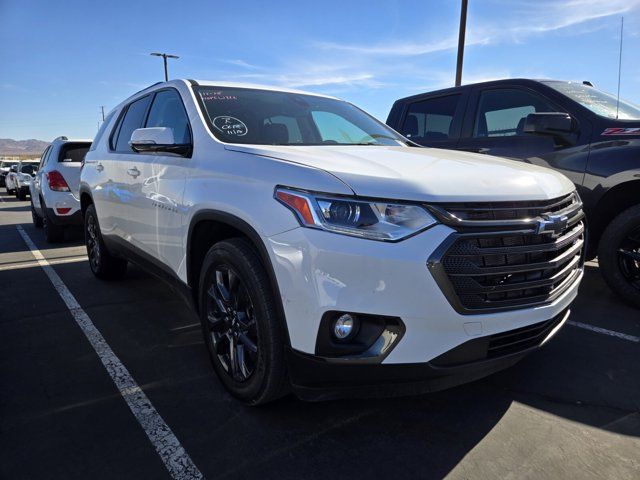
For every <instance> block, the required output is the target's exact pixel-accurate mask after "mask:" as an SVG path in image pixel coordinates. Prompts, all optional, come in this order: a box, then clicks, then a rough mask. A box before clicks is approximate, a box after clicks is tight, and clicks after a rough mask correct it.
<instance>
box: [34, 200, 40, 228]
mask: <svg viewBox="0 0 640 480" xmlns="http://www.w3.org/2000/svg"><path fill="white" fill-rule="evenodd" d="M31 220H33V225H34V226H35V227H36V228H42V217H41V216H40V215H38V212H36V207H34V206H33V199H31Z"/></svg>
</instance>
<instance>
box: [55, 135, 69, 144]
mask: <svg viewBox="0 0 640 480" xmlns="http://www.w3.org/2000/svg"><path fill="white" fill-rule="evenodd" d="M56 140H62V141H63V142H66V141H67V140H69V139H68V138H67V137H65V136H64V135H60V136H59V137H57V138H55V139H54V140H53V141H54V142H55V141H56Z"/></svg>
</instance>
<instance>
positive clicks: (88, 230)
mask: <svg viewBox="0 0 640 480" xmlns="http://www.w3.org/2000/svg"><path fill="white" fill-rule="evenodd" d="M84 238H85V244H86V246H87V255H88V257H89V266H90V267H91V271H92V272H93V274H94V275H95V276H96V277H98V278H100V279H101V280H118V279H120V278H122V277H124V275H125V274H126V273H127V261H126V260H124V259H123V258H117V257H114V256H113V255H111V254H110V253H109V251H108V250H107V247H106V245H105V244H104V240H103V239H102V233H100V225H99V224H98V216H97V215H96V209H95V207H94V206H93V205H89V207H87V210H86V211H85V213H84Z"/></svg>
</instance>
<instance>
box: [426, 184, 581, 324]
mask: <svg viewBox="0 0 640 480" xmlns="http://www.w3.org/2000/svg"><path fill="white" fill-rule="evenodd" d="M470 205H471V206H470ZM432 211H434V213H436V215H438V216H439V217H440V219H441V220H442V221H443V222H444V223H448V224H449V225H451V226H452V227H454V228H455V229H456V230H457V231H458V233H456V234H454V235H452V236H451V237H450V238H449V241H448V242H446V244H445V245H444V247H443V249H441V251H439V252H436V254H435V255H434V257H433V258H431V259H430V260H429V267H430V269H431V271H432V273H433V274H434V276H435V278H436V280H437V281H438V283H439V284H440V286H441V288H442V289H443V291H444V293H445V294H446V295H447V296H448V297H449V300H450V302H451V303H452V305H453V306H454V307H455V308H456V309H457V310H458V311H460V312H462V313H476V312H477V313H483V312H487V311H489V310H490V311H500V310H508V309H515V308H525V307H532V306H537V305H542V304H546V303H550V302H552V301H553V300H555V299H556V298H557V297H558V296H560V295H561V294H562V293H563V292H564V291H565V290H566V289H567V288H569V287H570V286H571V285H572V284H573V282H574V281H576V280H577V278H578V277H579V276H580V272H581V270H582V266H583V250H584V246H585V237H586V232H585V224H584V220H583V217H584V215H583V213H582V209H581V204H580V202H579V199H578V197H577V196H575V195H573V194H572V195H570V196H568V197H563V198H560V199H555V200H550V201H548V202H546V203H545V202H530V203H528V204H527V202H510V203H508V204H501V203H491V204H488V206H486V205H485V204H457V205H456V204H454V205H446V206H442V205H440V206H438V207H436V209H435V210H432ZM496 212H498V213H496ZM534 214H535V215H534ZM532 215H533V216H532ZM478 216H482V217H483V219H482V220H479V219H478ZM488 217H491V218H488ZM485 218H486V219H485ZM551 218H556V220H558V219H559V220H558V224H557V225H556V224H555V223H554V224H553V225H554V227H553V228H552V227H548V228H549V230H545V229H546V228H547V227H546V226H545V225H547V224H545V223H544V222H549V221H550V219H551ZM541 222H542V223H541ZM551 223H553V222H551ZM541 225H542V227H541ZM547 226H548V225H547ZM541 228H542V230H541Z"/></svg>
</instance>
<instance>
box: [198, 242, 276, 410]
mask: <svg viewBox="0 0 640 480" xmlns="http://www.w3.org/2000/svg"><path fill="white" fill-rule="evenodd" d="M201 272H202V273H201V275H200V283H199V286H200V288H199V299H200V321H201V323H202V332H203V335H204V340H205V344H206V346H207V349H208V351H209V357H210V359H211V362H212V364H213V368H214V370H215V371H216V373H217V374H218V378H219V379H220V381H221V382H222V384H223V385H224V387H225V388H226V389H227V391H228V392H229V393H230V394H231V395H233V396H234V397H236V398H237V399H239V400H240V401H242V402H244V403H246V404H248V405H262V404H265V403H267V402H271V401H273V400H276V399H278V398H280V397H282V396H283V395H285V394H286V393H288V380H287V373H286V365H285V341H284V332H283V331H282V322H280V319H279V318H278V313H277V310H276V306H275V299H274V298H273V293H272V290H271V285H270V283H269V278H268V277H267V274H266V272H265V270H264V267H263V266H262V263H261V262H260V259H259V258H258V255H257V254H256V252H255V251H254V249H253V248H252V247H251V245H250V244H249V243H248V242H246V241H245V240H243V239H239V238H233V239H230V240H225V241H222V242H219V243H217V244H215V245H214V246H213V247H211V249H210V250H209V251H208V252H207V254H206V256H205V258H204V260H203V263H202V269H201ZM219 281H220V282H219ZM219 284H222V285H223V288H220V287H218V285H219ZM225 290H226V292H227V294H226V300H225V295H224V291H225ZM252 345H253V347H254V348H255V350H254V348H252ZM234 346H235V347H234ZM232 350H233V351H235V354H232V353H231V352H232ZM234 359H235V361H234ZM234 366H235V367H234Z"/></svg>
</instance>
